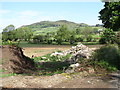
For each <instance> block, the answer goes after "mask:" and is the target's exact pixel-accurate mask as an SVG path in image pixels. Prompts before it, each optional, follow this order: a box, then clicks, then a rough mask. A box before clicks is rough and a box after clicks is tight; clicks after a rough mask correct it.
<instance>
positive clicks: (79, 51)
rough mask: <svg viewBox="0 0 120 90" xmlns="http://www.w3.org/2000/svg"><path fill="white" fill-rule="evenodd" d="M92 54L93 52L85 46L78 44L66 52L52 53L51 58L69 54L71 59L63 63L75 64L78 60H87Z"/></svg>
mask: <svg viewBox="0 0 120 90" xmlns="http://www.w3.org/2000/svg"><path fill="white" fill-rule="evenodd" d="M92 52H93V51H92V50H91V49H90V48H88V47H87V46H85V45H83V44H82V43H78V45H76V46H72V48H70V49H68V50H66V51H63V52H55V53H52V54H51V56H66V55H67V54H71V57H70V58H69V59H67V60H65V61H66V62H69V63H70V64H75V63H77V61H78V60H79V59H80V58H86V59H89V58H90V56H91V53H92Z"/></svg>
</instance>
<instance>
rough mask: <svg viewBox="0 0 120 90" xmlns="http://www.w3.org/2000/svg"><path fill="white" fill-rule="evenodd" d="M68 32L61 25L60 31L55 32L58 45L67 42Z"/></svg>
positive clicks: (65, 27)
mask: <svg viewBox="0 0 120 90" xmlns="http://www.w3.org/2000/svg"><path fill="white" fill-rule="evenodd" d="M69 35H70V34H69V31H68V30H67V26H65V25H62V26H61V27H60V29H59V30H58V31H57V32H56V35H55V39H56V42H57V43H58V44H61V43H62V42H63V41H65V40H67V39H68V37H69Z"/></svg>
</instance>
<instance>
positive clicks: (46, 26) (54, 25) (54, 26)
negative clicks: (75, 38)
mask: <svg viewBox="0 0 120 90" xmlns="http://www.w3.org/2000/svg"><path fill="white" fill-rule="evenodd" d="M61 25H66V26H67V28H68V30H74V29H75V28H78V27H84V26H88V25H87V24H85V23H81V24H78V23H75V22H71V21H67V20H58V21H41V22H37V23H33V24H31V25H25V26H22V27H28V28H30V29H32V30H33V31H34V34H46V33H48V32H56V31H57V30H58V29H59V27H60V26H61Z"/></svg>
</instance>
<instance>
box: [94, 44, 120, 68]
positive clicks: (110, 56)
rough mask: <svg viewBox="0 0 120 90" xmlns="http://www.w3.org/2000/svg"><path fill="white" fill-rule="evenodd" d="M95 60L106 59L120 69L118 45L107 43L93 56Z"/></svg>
mask: <svg viewBox="0 0 120 90" xmlns="http://www.w3.org/2000/svg"><path fill="white" fill-rule="evenodd" d="M92 58H93V60H95V61H105V62H108V63H109V64H110V65H111V66H115V67H116V68H118V69H120V50H119V48H118V46H117V45H107V46H103V47H101V48H100V49H98V50H96V51H95V53H94V54H93V56H92Z"/></svg>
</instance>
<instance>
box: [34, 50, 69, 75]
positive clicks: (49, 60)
mask: <svg viewBox="0 0 120 90" xmlns="http://www.w3.org/2000/svg"><path fill="white" fill-rule="evenodd" d="M58 52H61V51H58ZM70 56H71V55H70V54H68V55H66V56H51V54H47V55H44V56H41V57H35V58H33V59H34V61H35V62H40V61H41V60H43V61H45V62H44V63H43V64H39V65H38V64H36V68H40V71H38V72H39V75H54V74H59V73H63V72H64V69H65V68H68V67H69V64H68V63H67V62H64V60H66V59H68V58H69V57H70Z"/></svg>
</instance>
